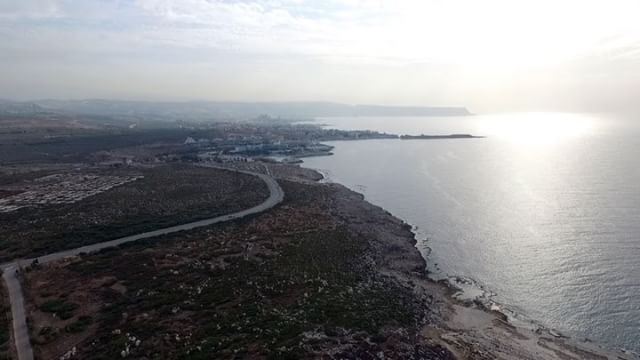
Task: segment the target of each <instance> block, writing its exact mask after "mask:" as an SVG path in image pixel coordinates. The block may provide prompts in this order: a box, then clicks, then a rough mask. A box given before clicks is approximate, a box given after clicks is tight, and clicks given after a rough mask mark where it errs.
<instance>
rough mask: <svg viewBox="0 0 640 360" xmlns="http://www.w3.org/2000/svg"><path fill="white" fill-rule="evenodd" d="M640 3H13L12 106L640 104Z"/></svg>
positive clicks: (2, 88) (3, 88) (8, 8)
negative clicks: (98, 101)
mask: <svg viewBox="0 0 640 360" xmlns="http://www.w3.org/2000/svg"><path fill="white" fill-rule="evenodd" d="M638 16H640V1H638V0H602V1H596V0H532V1H527V0H520V1H514V0H389V1H374V0H330V1H319V0H313V1H311V0H265V1H250V0H247V1H232V0H222V1H214V0H209V1H206V0H179V1H178V0H176V1H168V0H129V1H124V0H122V1H107V0H78V1H71V0H0V97H3V98H13V99H28V98H43V97H51V98H95V97H102V98H120V99H152V100H166V99H172V100H191V99H208V100H245V101H255V100H260V101H288V100H329V101H339V102H347V103H376V104H413V105H465V106H467V107H469V108H470V109H471V110H473V111H477V112H483V111H507V110H598V111H600V110H616V109H625V110H628V109H638V110H640V104H636V103H640V101H638V100H637V98H638V94H640V20H638Z"/></svg>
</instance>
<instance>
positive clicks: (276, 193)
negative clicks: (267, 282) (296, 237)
mask: <svg viewBox="0 0 640 360" xmlns="http://www.w3.org/2000/svg"><path fill="white" fill-rule="evenodd" d="M211 167H214V166H211ZM223 169H224V170H228V171H235V172H239V173H243V174H248V175H253V176H257V177H259V178H260V179H262V181H264V182H265V183H266V184H267V187H268V188H269V197H268V198H267V199H266V200H265V201H264V202H262V203H261V204H259V205H256V206H254V207H252V208H249V209H246V210H242V211H238V212H235V213H231V214H227V215H222V216H218V217H215V218H211V219H205V220H200V221H194V222H190V223H187V224H182V225H176V226H171V227H167V228H163V229H158V230H153V231H148V232H144V233H141V234H137V235H131V236H126V237H123V238H120V239H115V240H110V241H105V242H101V243H97V244H92V245H86V246H82V247H79V248H75V249H70V250H64V251H59V252H56V253H51V254H48V255H44V256H41V257H38V258H32V259H23V260H16V261H14V262H11V263H6V264H2V265H0V268H1V269H2V271H3V278H4V281H5V283H6V285H7V292H8V293H9V301H10V303H11V317H12V318H13V335H14V341H15V346H16V352H17V354H18V360H32V359H33V349H32V348H31V342H30V341H29V328H28V327H27V317H26V314H25V309H24V298H23V295H22V288H21V287H20V280H19V279H18V269H19V268H20V267H21V266H25V265H30V264H31V263H32V262H33V261H34V260H36V259H37V260H38V262H39V263H40V264H44V263H48V262H52V261H56V260H61V259H64V258H66V257H69V256H74V255H79V254H82V253H91V252H96V251H99V250H102V249H105V248H108V247H114V246H118V245H121V244H124V243H128V242H132V241H136V240H141V239H148V238H152V237H156V236H160V235H166V234H171V233H175V232H179V231H184V230H191V229H195V228H199V227H203V226H209V225H213V224H217V223H221V222H225V221H230V220H235V219H240V218H243V217H246V216H249V215H253V214H257V213H260V212H263V211H265V210H268V209H270V208H272V207H274V206H276V205H277V204H279V203H280V202H282V200H283V199H284V191H283V190H282V188H281V187H280V185H278V182H277V181H276V180H275V179H274V178H273V177H271V176H269V175H264V174H259V173H254V172H249V171H242V170H233V169H227V168H223Z"/></svg>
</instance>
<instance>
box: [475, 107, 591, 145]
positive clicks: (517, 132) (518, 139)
mask: <svg viewBox="0 0 640 360" xmlns="http://www.w3.org/2000/svg"><path fill="white" fill-rule="evenodd" d="M480 123H481V125H480V126H479V129H478V131H479V132H480V133H481V134H483V135H486V136H491V137H497V138H501V139H504V140H507V141H512V142H515V143H518V144H523V145H531V146H544V145H553V144H558V143H561V142H562V141H566V140H569V139H573V138H579V137H583V136H587V135H590V134H592V133H593V132H594V128H595V123H596V122H595V121H594V119H593V118H592V117H590V116H587V115H582V114H567V113H524V114H505V115H499V116H492V117H490V118H486V121H481V122H480Z"/></svg>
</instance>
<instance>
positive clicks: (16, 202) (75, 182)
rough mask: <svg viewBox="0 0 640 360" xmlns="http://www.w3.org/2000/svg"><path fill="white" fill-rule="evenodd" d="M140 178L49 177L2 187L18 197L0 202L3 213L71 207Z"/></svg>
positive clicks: (10, 197) (73, 175) (0, 209)
mask: <svg viewBox="0 0 640 360" xmlns="http://www.w3.org/2000/svg"><path fill="white" fill-rule="evenodd" d="M140 178H142V176H141V175H131V176H99V175H91V174H85V175H81V174H54V175H49V176H45V177H42V178H38V179H35V180H34V181H32V182H30V183H26V184H21V185H17V186H13V187H5V188H3V189H2V190H5V191H10V192H14V193H16V192H17V194H15V195H11V196H8V197H4V198H1V199H0V212H4V213H6V212H11V211H15V210H18V209H21V208H23V207H27V206H38V205H48V204H72V203H74V202H77V201H80V200H82V199H84V198H87V197H89V196H93V195H96V194H100V193H102V192H105V191H107V190H110V189H112V188H114V187H116V186H120V185H123V184H126V183H129V182H132V181H136V180H138V179H140Z"/></svg>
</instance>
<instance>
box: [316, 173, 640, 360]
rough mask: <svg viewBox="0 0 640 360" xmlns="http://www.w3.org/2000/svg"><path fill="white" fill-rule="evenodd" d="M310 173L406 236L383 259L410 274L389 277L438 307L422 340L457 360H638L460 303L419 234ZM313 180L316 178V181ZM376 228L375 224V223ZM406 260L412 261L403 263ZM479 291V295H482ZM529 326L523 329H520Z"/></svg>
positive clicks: (489, 304)
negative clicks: (397, 252)
mask: <svg viewBox="0 0 640 360" xmlns="http://www.w3.org/2000/svg"><path fill="white" fill-rule="evenodd" d="M304 169H306V170H309V171H311V172H313V173H315V174H316V175H315V176H312V178H313V181H315V182H317V183H319V184H329V185H331V186H339V187H342V188H344V189H345V190H346V191H348V192H352V193H354V194H357V195H358V196H359V197H360V199H361V201H362V203H364V204H366V207H368V208H369V209H371V210H370V211H374V212H377V213H383V214H385V215H386V216H387V217H389V218H391V219H394V220H395V221H399V222H400V223H401V224H402V228H403V229H404V230H405V234H404V235H403V237H404V239H405V241H406V244H410V247H408V248H406V247H405V248H404V252H405V254H404V255H403V256H401V257H400V259H388V260H389V261H390V262H391V263H392V264H393V265H392V267H398V268H401V269H402V268H404V269H405V270H406V268H407V265H408V264H409V263H412V264H413V267H414V269H413V270H412V271H400V272H397V271H393V272H391V274H393V276H394V277H397V278H398V279H399V280H400V281H405V282H407V283H413V284H415V286H416V287H417V288H419V290H420V291H419V292H427V293H429V294H430V295H431V296H433V297H434V298H435V299H436V300H435V303H440V304H441V307H440V308H439V309H438V312H440V315H441V317H440V318H439V319H436V321H435V324H437V325H436V326H426V327H425V328H424V329H423V332H422V333H423V335H424V336H425V337H427V338H428V339H429V341H435V343H436V344H437V345H440V346H443V347H445V348H447V349H448V350H449V351H451V352H452V353H453V354H454V355H455V356H456V357H457V358H462V359H464V358H473V359H476V358H480V359H494V358H501V359H640V357H639V356H638V354H635V353H633V352H630V351H626V350H624V349H610V348H606V347H604V345H602V344H598V343H597V341H596V342H593V341H591V340H589V339H585V340H584V341H580V340H578V339H573V338H571V337H568V336H565V335H563V334H561V333H559V332H557V331H555V330H553V329H548V328H546V327H544V326H542V325H541V324H539V323H537V322H535V320H534V319H528V318H525V319H524V320H522V324H520V321H518V324H516V323H514V320H515V319H516V318H517V319H518V320H520V319H519V316H522V315H521V314H517V313H515V312H513V311H511V310H508V308H504V307H503V306H501V305H500V304H497V303H494V302H493V301H490V299H489V298H487V300H488V301H486V302H482V301H480V300H478V299H473V298H468V297H460V296H458V295H459V294H460V292H461V291H463V290H462V289H461V288H460V287H457V286H455V284H453V283H452V282H451V281H450V279H446V278H445V279H436V278H433V277H432V276H430V275H432V274H431V273H430V272H429V271H428V270H427V265H428V258H427V259H426V258H425V257H424V256H423V254H422V252H421V251H420V250H419V249H418V248H417V247H416V245H417V244H418V234H417V232H416V231H415V230H416V228H415V227H414V226H413V225H411V224H409V223H407V222H405V221H404V220H402V219H399V218H397V217H395V216H394V215H393V214H391V213H390V212H388V211H387V210H385V209H384V208H382V207H380V206H377V205H374V204H371V203H369V202H368V201H367V200H366V197H365V196H364V194H362V193H359V192H358V191H356V190H353V189H350V188H348V187H346V186H345V185H342V184H340V183H338V182H334V181H333V180H332V179H331V178H330V176H329V174H325V173H324V172H322V171H319V170H316V169H311V168H304ZM318 177H321V178H320V179H318ZM374 223H375V222H374ZM384 231H385V230H384V229H382V228H380V227H376V228H375V229H374V230H373V232H382V233H384ZM416 254H417V255H418V257H419V258H420V260H419V261H420V263H421V265H420V266H421V268H422V271H416V267H415V262H416V259H415V255H416ZM407 259H411V260H410V261H407ZM483 290H484V289H483ZM525 323H526V324H530V325H531V326H525V325H524V324H525Z"/></svg>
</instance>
